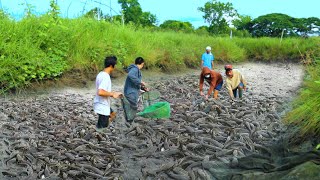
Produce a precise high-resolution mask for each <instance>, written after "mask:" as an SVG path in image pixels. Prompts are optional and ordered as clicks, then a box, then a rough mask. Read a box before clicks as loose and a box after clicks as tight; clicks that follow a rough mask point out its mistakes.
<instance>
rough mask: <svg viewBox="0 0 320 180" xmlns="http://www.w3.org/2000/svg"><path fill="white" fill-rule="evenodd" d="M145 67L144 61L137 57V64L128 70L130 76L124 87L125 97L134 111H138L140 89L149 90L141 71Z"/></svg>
mask: <svg viewBox="0 0 320 180" xmlns="http://www.w3.org/2000/svg"><path fill="white" fill-rule="evenodd" d="M143 66H144V59H143V58H142V57H137V58H136V60H135V64H131V65H130V66H129V67H128V69H127V72H128V76H127V79H126V82H125V85H124V96H125V97H126V99H127V100H128V101H129V103H130V107H131V108H132V109H134V110H137V109H138V98H139V92H140V89H143V90H147V89H146V88H145V83H144V82H143V81H142V74H141V71H140V69H142V68H143Z"/></svg>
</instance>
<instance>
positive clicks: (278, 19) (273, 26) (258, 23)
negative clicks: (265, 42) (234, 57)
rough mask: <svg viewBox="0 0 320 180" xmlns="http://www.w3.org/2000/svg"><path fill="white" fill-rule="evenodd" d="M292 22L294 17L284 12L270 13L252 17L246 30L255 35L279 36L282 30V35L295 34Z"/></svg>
mask: <svg viewBox="0 0 320 180" xmlns="http://www.w3.org/2000/svg"><path fill="white" fill-rule="evenodd" d="M294 22H295V19H294V18H292V17H290V16H288V15H286V14H281V13H272V14H267V15H263V16H259V17H258V18H256V19H254V20H253V21H252V25H251V27H250V28H249V29H248V30H249V32H250V33H251V34H252V35H253V36H256V37H261V36H269V37H280V36H281V34H282V31H283V30H285V34H284V36H295V35H297V34H296V32H294V31H293V27H294Z"/></svg>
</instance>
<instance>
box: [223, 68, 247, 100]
mask: <svg viewBox="0 0 320 180" xmlns="http://www.w3.org/2000/svg"><path fill="white" fill-rule="evenodd" d="M224 69H225V70H226V76H227V80H226V84H227V89H228V92H229V95H230V97H231V99H234V98H236V97H237V94H239V98H242V94H243V90H244V91H245V90H246V86H247V82H246V80H245V79H244V77H243V75H242V74H241V73H240V71H239V70H237V69H232V65H230V64H228V65H225V66H224ZM238 91H239V93H238Z"/></svg>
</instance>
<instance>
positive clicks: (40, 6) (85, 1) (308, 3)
mask: <svg viewBox="0 0 320 180" xmlns="http://www.w3.org/2000/svg"><path fill="white" fill-rule="evenodd" d="M56 1H57V2H58V5H59V7H60V9H61V15H62V16H63V17H69V18H74V17H77V16H79V15H82V14H83V13H86V12H87V11H89V10H90V9H93V8H94V7H100V8H101V9H102V10H103V12H104V14H110V13H111V15H115V14H120V9H121V8H120V5H119V4H118V0H56ZM138 1H139V3H140V5H141V7H142V10H143V11H149V12H151V13H152V14H155V15H156V16H157V19H158V25H160V24H161V23H163V22H164V21H165V20H179V21H188V22H190V23H191V24H193V26H194V27H196V28H197V27H199V26H202V25H207V24H206V23H205V22H204V20H203V17H202V16H203V13H202V12H200V11H199V10H198V7H203V6H204V4H205V3H206V2H208V1H210V0H138ZM49 2H50V0H0V8H2V9H3V10H4V11H6V12H8V13H10V14H11V15H12V16H14V17H16V18H21V17H23V15H24V11H25V9H26V3H28V4H31V5H32V7H33V9H34V11H35V13H37V14H42V13H45V12H47V11H48V9H49ZM220 2H224V3H226V2H230V3H232V4H233V7H234V8H235V9H236V10H237V11H238V13H239V14H241V15H248V16H251V17H252V18H257V17H258V16H261V15H265V14H270V13H283V14H287V15H289V16H292V17H295V18H302V17H317V18H320V10H319V7H320V0H220ZM100 3H101V4H100ZM110 7H111V8H110Z"/></svg>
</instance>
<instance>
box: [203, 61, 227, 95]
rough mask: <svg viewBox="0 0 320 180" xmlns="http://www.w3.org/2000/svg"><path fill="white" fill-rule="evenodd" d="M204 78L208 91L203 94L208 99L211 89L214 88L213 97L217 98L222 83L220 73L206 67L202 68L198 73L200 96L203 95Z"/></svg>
mask: <svg viewBox="0 0 320 180" xmlns="http://www.w3.org/2000/svg"><path fill="white" fill-rule="evenodd" d="M204 80H206V81H207V82H208V84H209V85H210V87H209V90H208V93H207V95H206V96H205V98H206V100H207V99H208V97H209V96H210V94H211V93H212V91H213V90H214V93H213V97H214V98H215V99H218V93H219V91H220V90H221V88H222V84H223V79H222V76H221V74H220V73H218V72H216V71H214V70H210V69H209V68H208V67H203V68H202V71H201V74H200V84H199V86H200V95H201V96H204V93H203V83H204Z"/></svg>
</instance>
